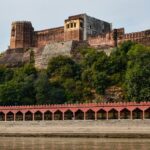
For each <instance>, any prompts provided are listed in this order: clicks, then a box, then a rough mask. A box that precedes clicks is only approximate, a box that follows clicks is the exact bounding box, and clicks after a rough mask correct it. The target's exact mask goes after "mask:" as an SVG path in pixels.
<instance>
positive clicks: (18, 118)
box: [16, 111, 23, 121]
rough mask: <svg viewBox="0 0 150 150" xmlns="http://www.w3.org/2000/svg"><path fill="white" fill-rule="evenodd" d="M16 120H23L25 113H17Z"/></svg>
mask: <svg viewBox="0 0 150 150" xmlns="http://www.w3.org/2000/svg"><path fill="white" fill-rule="evenodd" d="M16 121H23V113H22V112H21V111H18V112H17V113H16Z"/></svg>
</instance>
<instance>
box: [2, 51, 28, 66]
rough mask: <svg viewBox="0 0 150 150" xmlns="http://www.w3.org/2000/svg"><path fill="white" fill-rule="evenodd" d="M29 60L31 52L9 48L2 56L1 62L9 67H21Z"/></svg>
mask: <svg viewBox="0 0 150 150" xmlns="http://www.w3.org/2000/svg"><path fill="white" fill-rule="evenodd" d="M29 61H30V53H29V51H24V50H23V49H8V50H6V52H5V53H3V55H2V56H1V57H0V64H1V65H5V66H7V67H19V66H21V65H23V64H24V63H27V62H29Z"/></svg>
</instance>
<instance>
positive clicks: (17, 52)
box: [0, 14, 150, 69]
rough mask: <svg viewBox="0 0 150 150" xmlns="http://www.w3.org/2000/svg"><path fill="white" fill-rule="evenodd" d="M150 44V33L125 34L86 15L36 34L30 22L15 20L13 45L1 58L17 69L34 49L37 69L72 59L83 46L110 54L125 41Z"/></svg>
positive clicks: (27, 60) (28, 60)
mask: <svg viewBox="0 0 150 150" xmlns="http://www.w3.org/2000/svg"><path fill="white" fill-rule="evenodd" d="M128 40H130V41H133V42H136V43H140V44H143V45H146V46H149V45H150V30H145V31H141V32H135V33H127V34H126V33H125V29H124V28H119V29H113V28H112V24H111V23H109V22H106V21H102V20H99V19H96V18H94V17H90V16H88V15H87V14H79V15H74V16H69V17H68V18H67V19H65V20H64V26H61V27H56V28H51V29H45V30H41V31H35V30H34V27H33V26H32V23H31V22H29V21H16V22H13V23H12V26H11V36H10V46H9V48H8V49H7V50H6V51H5V52H4V53H3V55H1V57H0V64H2V65H6V66H8V67H18V66H21V65H23V64H25V63H28V62H30V59H31V50H32V53H33V54H34V62H35V67H36V68H39V69H45V68H46V67H47V65H48V62H49V60H50V59H51V58H52V57H56V56H59V55H63V56H69V57H72V56H73V54H74V53H75V52H76V50H77V49H78V48H80V47H90V48H94V49H96V50H102V51H104V52H106V54H107V55H109V54H110V53H111V50H112V49H113V48H115V47H117V46H118V45H119V44H121V43H122V42H124V41H128Z"/></svg>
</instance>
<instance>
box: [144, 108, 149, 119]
mask: <svg viewBox="0 0 150 150" xmlns="http://www.w3.org/2000/svg"><path fill="white" fill-rule="evenodd" d="M144 113H145V119H150V108H148V109H146V110H145V112H144Z"/></svg>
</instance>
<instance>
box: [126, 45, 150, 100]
mask: <svg viewBox="0 0 150 150" xmlns="http://www.w3.org/2000/svg"><path fill="white" fill-rule="evenodd" d="M128 58H129V61H128V67H127V71H126V76H125V88H126V94H127V98H128V100H132V101H138V102H139V101H149V100H150V86H149V85H150V48H149V47H145V46H142V45H135V46H134V47H132V48H131V49H130V51H129V52H128Z"/></svg>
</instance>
